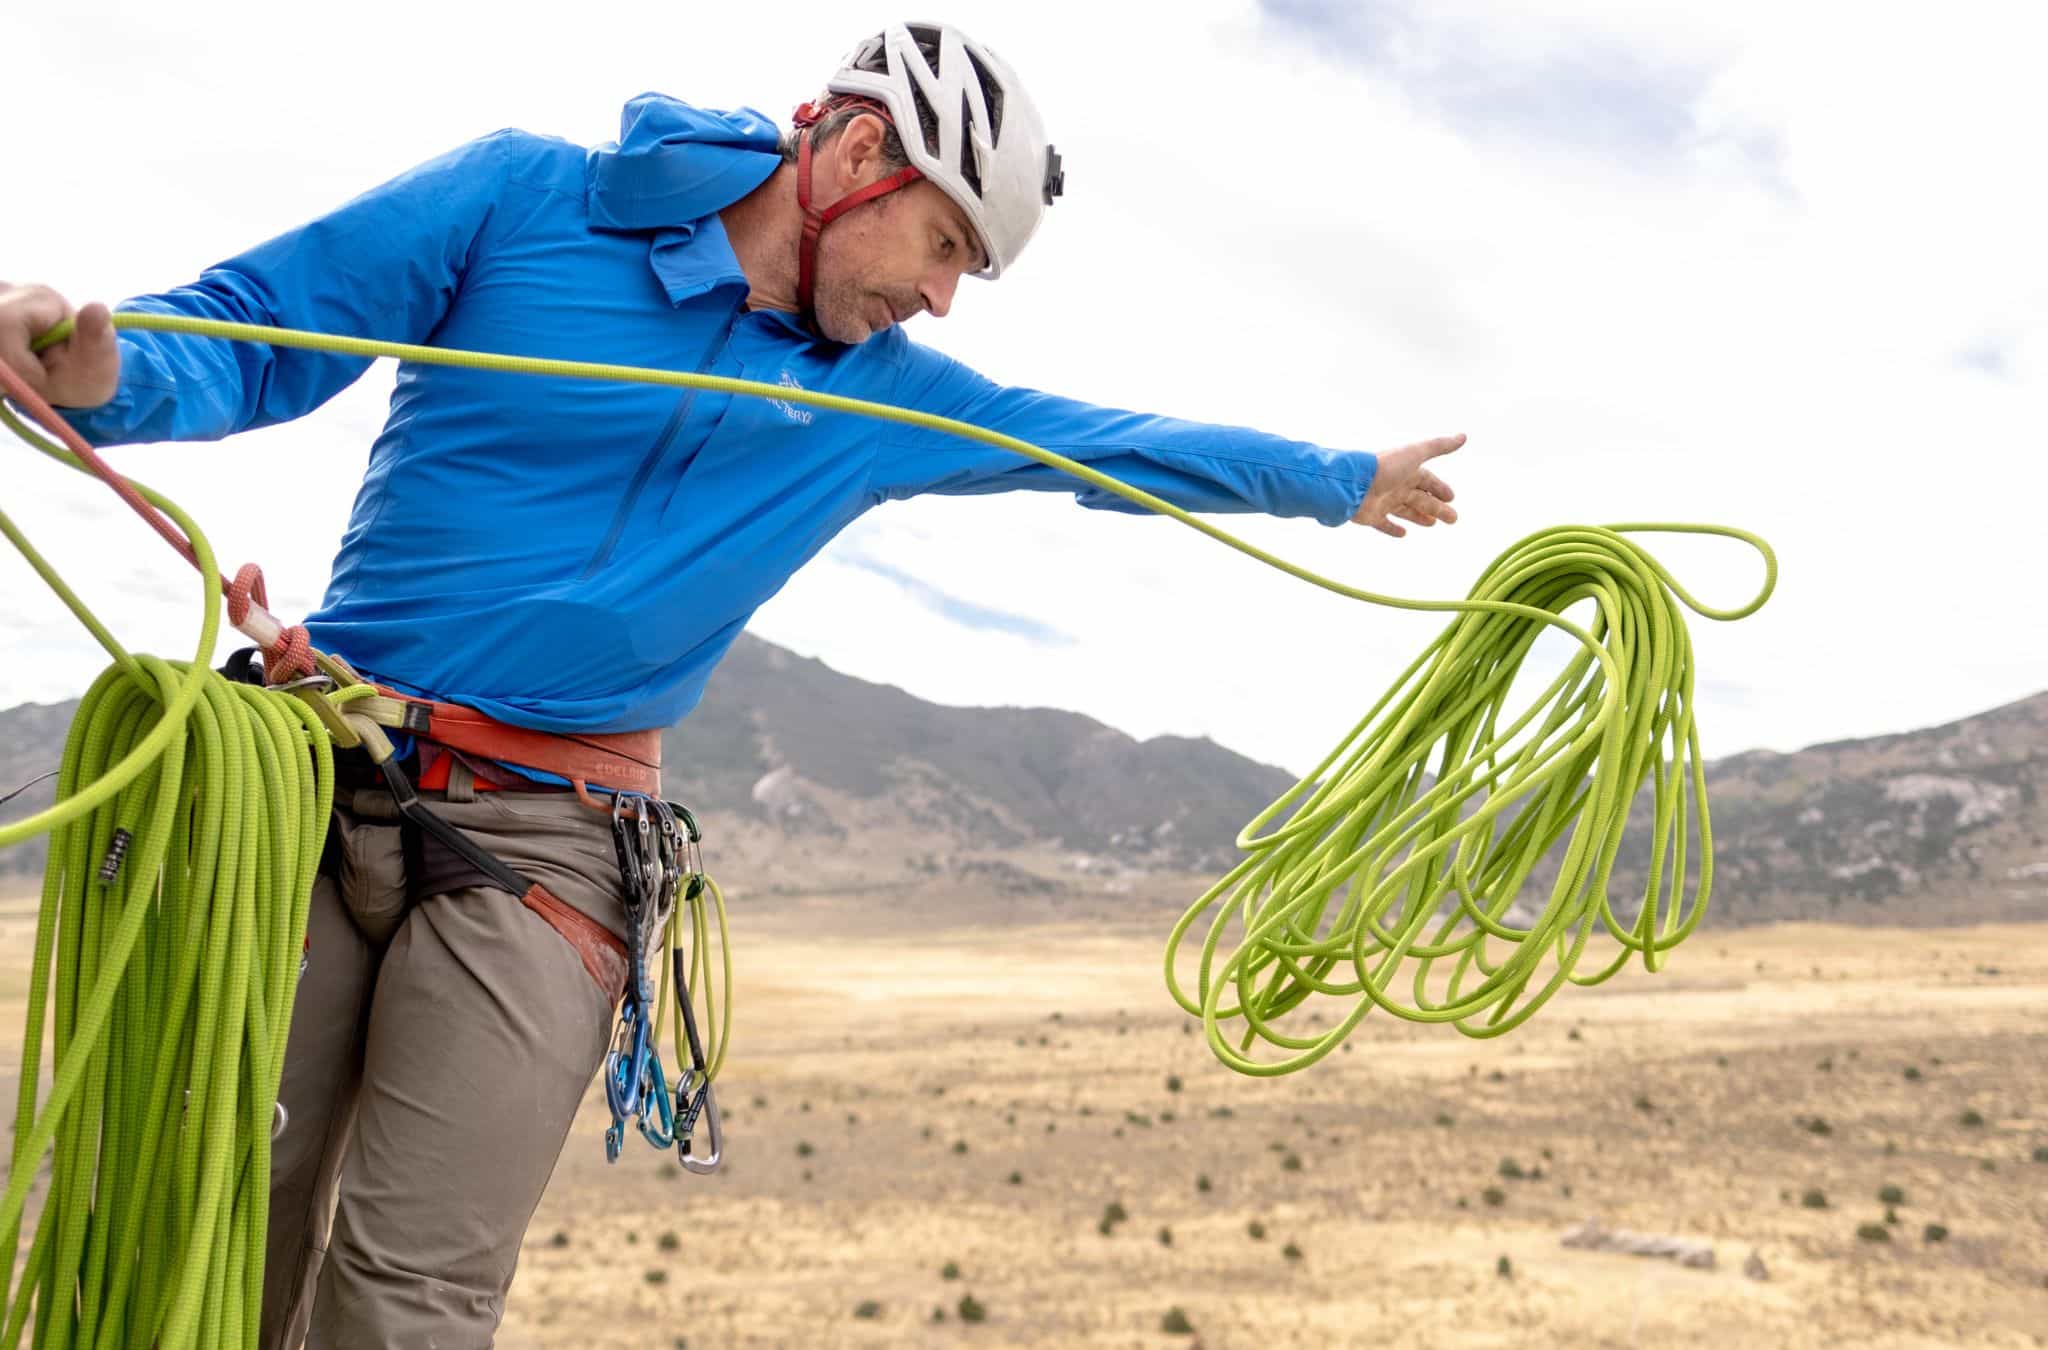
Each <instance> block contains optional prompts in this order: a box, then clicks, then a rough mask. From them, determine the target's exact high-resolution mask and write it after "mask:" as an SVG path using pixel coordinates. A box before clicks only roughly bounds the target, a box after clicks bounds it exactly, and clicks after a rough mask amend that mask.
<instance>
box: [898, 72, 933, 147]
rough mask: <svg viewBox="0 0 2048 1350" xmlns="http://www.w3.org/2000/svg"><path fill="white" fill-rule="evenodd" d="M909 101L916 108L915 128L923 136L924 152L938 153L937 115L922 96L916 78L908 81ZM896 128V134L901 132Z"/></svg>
mask: <svg viewBox="0 0 2048 1350" xmlns="http://www.w3.org/2000/svg"><path fill="white" fill-rule="evenodd" d="M910 103H911V106H912V107H914V108H916V109H917V128H918V131H919V132H920V133H922V135H923V136H924V152H925V153H926V154H928V155H936V154H938V153H939V115H938V113H937V112H935V111H934V110H933V108H932V105H931V102H930V100H928V99H926V98H925V96H924V89H923V87H922V86H921V85H919V84H918V82H917V81H916V80H912V81H910ZM902 130H903V129H902V128H901V127H898V128H897V134H899V135H901V134H902Z"/></svg>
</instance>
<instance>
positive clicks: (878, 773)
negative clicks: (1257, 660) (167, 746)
mask: <svg viewBox="0 0 2048 1350" xmlns="http://www.w3.org/2000/svg"><path fill="white" fill-rule="evenodd" d="M69 717H70V708H69V707H68V706H66V705H59V706H54V707H46V706H34V705H30V706H24V707H19V708H15V709H12V710H10V711H7V712H0V793H4V792H6V791H8V790H10V789H12V788H13V787H14V786H15V785H17V784H19V783H22V782H25V781H27V780H28V779H30V778H32V777H34V776H35V775H36V774H38V773H40V772H42V771H43V770H45V769H47V768H51V767H54V766H55V765H56V763H57V759H58V756H59V753H60V750H61V746H62V741H63V735H64V730H65V727H66V725H67V723H68V721H69ZM664 747H665V761H666V763H667V765H668V775H667V781H668V787H669V791H670V793H671V795H673V796H675V797H677V798H678V799H680V800H683V801H685V802H688V803H690V804H692V805H693V806H696V807H698V808H699V811H700V815H701V817H702V819H703V821H704V823H705V825H706V828H707V831H708V833H709V836H710V838H711V839H712V840H713V841H714V843H715V844H716V845H717V849H716V851H715V853H714V860H715V861H716V862H717V863H718V864H719V868H720V870H722V871H724V872H725V873H726V874H727V875H730V876H733V877H736V878H745V879H746V882H745V883H744V889H746V890H751V891H753V892H755V893H757V894H760V893H775V892H812V891H821V890H834V891H842V892H843V891H858V890H862V889H884V888H902V887H906V886H913V887H919V888H922V889H926V890H938V891H947V892H950V891H958V892H960V893H962V894H966V893H970V892H971V893H973V894H975V895H977V896H980V897H983V898H984V899H986V898H987V897H990V896H995V897H1001V896H1005V895H1008V896H1016V895H1024V894H1041V895H1047V894H1049V895H1059V894H1069V893H1070V894H1082V893H1085V894H1087V895H1089V896H1092V897H1105V896H1111V895H1118V894H1123V893H1126V892H1127V891H1129V890H1130V880H1131V879H1132V878H1134V877H1143V876H1145V875H1148V874H1153V873H1159V872H1173V873H1186V872H1190V871H1192V872H1210V873H1213V872H1215V871H1218V870H1220V869H1221V868H1223V867H1225V866H1227V865H1228V863H1229V861H1230V859H1231V857H1232V851H1231V849H1230V841H1231V840H1232V839H1233V838H1234V837H1235V835H1236V833H1237V831H1238V830H1239V829H1240V828H1241V827H1242V826H1243V824H1244V823H1245V821H1247V820H1249V819H1250V818H1251V817H1252V815H1254V814H1255V813H1256V812H1257V811H1258V810H1259V809H1260V808H1262V807H1263V806H1265V805H1266V804H1267V803H1268V802H1270V801H1271V800H1272V799H1273V798H1274V797H1276V796H1277V795H1279V794H1280V793H1281V792H1282V791H1284V790H1285V789H1286V788H1287V787H1288V786H1289V784H1290V783H1291V781H1292V780H1291V778H1290V777H1289V775H1287V774H1286V773H1285V772H1283V771H1281V770H1279V769H1275V768H1271V767H1269V766H1266V765H1261V764H1258V763H1255V762H1253V761H1251V760H1249V759H1246V758H1245V757H1243V756H1241V755H1238V754H1234V753H1232V752H1231V751H1229V750H1225V749H1223V748H1222V747H1220V746H1218V745H1215V744H1213V743H1212V742H1209V741H1205V740H1189V739H1184V738H1179V737H1157V738H1155V739H1152V740H1149V741H1138V740H1134V739H1133V738H1131V737H1129V736H1126V735H1124V734H1123V733H1121V732H1118V731H1115V730H1113V729H1111V728H1109V727H1106V726H1104V725H1102V724H1101V723H1099V722H1096V721H1094V720H1092V719H1090V718H1087V717H1083V716H1080V715H1079V714H1076V713H1067V712H1058V711H1053V710H1049V709H1029V708H949V707H940V706H937V705H935V704H931V703H926V702H924V701H922V700H920V699H917V698H914V697H912V696H911V695H909V694H906V693H904V692H903V691H902V690H900V689H896V688H893V687H891V686H888V685H879V684H870V683H868V682H866V681H863V680H856V679H852V678H850V677H848V676H845V675H841V674H839V673H837V672H835V671H833V670H831V669H830V668H828V667H827V666H825V665H824V664H823V663H821V662H818V661H813V660H807V659H804V658H802V657H798V656H795V655H793V654H792V653H790V652H787V651H785V650H783V649H781V648H778V647H775V646H772V645H771V644H769V643H766V642H763V641H760V640H759V639H756V638H753V637H747V636H743V637H742V638H741V639H740V641H739V643H738V644H737V645H735V647H734V648H733V651H732V654H731V656H730V657H729V658H728V659H727V660H726V662H725V663H724V664H723V665H722V666H720V668H719V670H718V672H717V674H716V675H715V676H714V677H713V679H712V681H711V684H710V687H709V689H708V690H707V692H706V696H705V699H704V702H703V704H702V706H701V707H700V708H699V709H698V710H697V711H696V712H695V713H693V714H692V715H691V716H690V717H689V718H688V719H687V720H686V721H685V722H683V723H681V724H679V725H678V726H676V727H675V728H673V729H672V730H670V731H669V732H668V733H667V734H666V736H665V737H664ZM1707 779H1708V786H1709V793H1710V797H1711V801H1712V806H1713V820H1714V836H1715V857H1716V868H1717V872H1716V885H1715V898H1714V905H1713V912H1714V918H1713V921H1714V922H1717V923H1731V922H1732V923H1754V922H1760V921H1766V920H1773V919H1785V918H1828V919H1837V920H1846V921H1869V922H1881V923H1954V922H1968V921H1977V920H1992V919H2019V918H2037V917H2039V918H2048V808H2044V806H2043V804H2042V803H2041V801H2040V796H2039V791H2038V789H2039V787H2040V785H2041V784H2042V783H2044V782H2048V693H2044V694H2040V695H2036V696H2034V697H2032V698H2029V699H2025V700H2022V701H2020V702H2018V703H2014V704H2011V705H2009V706H2007V707H2004V708H1999V709H1996V710H1994V711H1992V712H1988V713H1984V714H1980V715H1978V716H1975V717H1971V718H1966V719H1964V720H1962V721H1960V722H1955V723H1952V724H1949V725H1947V726H1941V727H1935V728H1931V729H1928V730H1924V731H1915V732H1909V733H1906V734H1903V735H1896V736H1884V737H1877V738H1873V739H1870V740H1858V741H1842V742H1836V743H1833V744H1828V745H1818V746H1814V747H1811V748H1809V749H1806V750H1801V751H1798V752H1796V753H1793V754H1785V755H1780V754H1774V753H1769V752H1753V753H1749V754H1743V755H1736V756H1733V757H1731V758H1728V759H1724V760H1720V761H1717V762H1715V763H1713V764H1711V765H1709V766H1708V769H1707ZM48 800H49V788H48V785H44V786H42V787H40V788H35V789H31V790H30V791H29V792H27V793H24V794H23V795H22V796H21V797H20V798H18V799H17V800H16V801H15V802H13V803H12V804H10V805H9V806H7V807H4V808H0V820H4V819H11V818H14V817H16V816H19V815H20V814H22V813H23V812H24V811H25V810H28V809H33V808H34V807H36V806H39V805H42V804H46V803H47V801H48ZM1638 812H1639V816H1641V817H1643V818H1644V823H1645V825H1647V820H1646V817H1647V799H1645V800H1643V801H1640V802H1639V803H1638ZM1648 843H1649V841H1648V830H1647V828H1642V829H1637V830H1633V831H1631V834H1630V836H1629V838H1628V840H1627V841H1626V843H1625V845H1624V850H1623V854H1622V857H1621V859H1620V860H1619V864H1618V867H1617V870H1616V874H1615V881H1616V885H1615V893H1616V896H1617V902H1618V903H1624V902H1625V897H1628V896H1630V895H1637V896H1639V895H1640V894H1641V890H1642V886H1643V875H1644V871H1645V868H1646V866H1647V862H1648V858H1647V851H1648ZM40 866H41V852H40V848H39V847H38V846H36V845H29V846H24V847H22V848H17V849H14V850H11V851H9V852H8V853H5V854H0V876H5V875H6V874H8V873H14V874H16V876H17V877H18V878H19V879H20V880H22V881H25V880H26V876H27V875H29V874H33V873H34V872H35V871H38V870H39V869H40ZM1188 898H1192V897H1191V896H1190V897H1188ZM1532 898H1534V897H1532Z"/></svg>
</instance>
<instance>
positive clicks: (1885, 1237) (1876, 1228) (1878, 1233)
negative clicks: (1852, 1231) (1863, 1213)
mask: <svg viewBox="0 0 2048 1350" xmlns="http://www.w3.org/2000/svg"><path fill="white" fill-rule="evenodd" d="M1856 1236H1857V1237H1859V1238H1861V1239H1862V1240H1863V1241H1865V1242H1890V1241H1891V1240H1892V1230H1891V1229H1889V1228H1887V1227H1885V1226H1884V1225H1883V1224H1881V1223H1864V1224H1858V1225H1857V1226H1856Z"/></svg>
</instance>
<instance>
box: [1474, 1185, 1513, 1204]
mask: <svg viewBox="0 0 2048 1350" xmlns="http://www.w3.org/2000/svg"><path fill="white" fill-rule="evenodd" d="M1479 1198H1480V1199H1481V1200H1484V1201H1485V1202H1486V1203H1487V1204H1489V1205H1504V1204H1506V1203H1507V1199H1508V1193H1507V1192H1506V1191H1504V1190H1502V1189H1501V1188H1500V1187H1498V1186H1488V1187H1487V1188H1486V1189H1485V1190H1483V1191H1481V1192H1480V1193H1479Z"/></svg>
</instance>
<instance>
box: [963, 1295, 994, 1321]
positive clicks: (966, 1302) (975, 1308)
mask: <svg viewBox="0 0 2048 1350" xmlns="http://www.w3.org/2000/svg"><path fill="white" fill-rule="evenodd" d="M987 1317H988V1309H986V1308H984V1307H982V1306H981V1304H980V1303H978V1302H976V1301H975V1297H974V1295H972V1294H962V1295H961V1296H960V1320H961V1321H963V1322H980V1321H983V1320H985V1319H986V1318H987Z"/></svg>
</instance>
